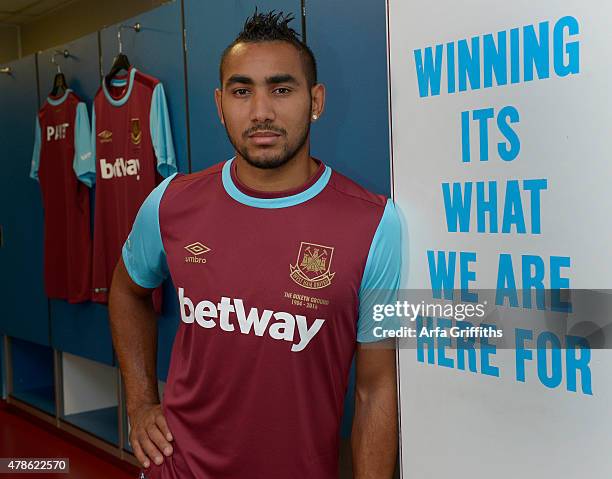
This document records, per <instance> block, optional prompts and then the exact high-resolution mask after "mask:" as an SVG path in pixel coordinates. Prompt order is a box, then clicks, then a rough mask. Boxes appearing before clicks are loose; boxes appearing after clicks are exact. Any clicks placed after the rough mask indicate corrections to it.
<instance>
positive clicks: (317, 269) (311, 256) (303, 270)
mask: <svg viewBox="0 0 612 479" xmlns="http://www.w3.org/2000/svg"><path fill="white" fill-rule="evenodd" d="M333 254H334V248H332V247H331V246H323V245H320V244H314V243H306V242H304V241H302V242H301V244H300V251H299V252H298V257H297V261H296V263H295V265H291V264H290V265H289V272H290V274H289V277H290V278H291V279H292V280H293V281H294V282H295V283H297V284H299V285H300V286H303V287H304V288H308V289H321V288H325V287H326V286H329V285H330V284H331V282H332V279H333V278H334V275H335V274H336V273H332V272H331V271H330V268H331V262H332V256H333Z"/></svg>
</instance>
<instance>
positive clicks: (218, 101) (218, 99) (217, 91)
mask: <svg viewBox="0 0 612 479" xmlns="http://www.w3.org/2000/svg"><path fill="white" fill-rule="evenodd" d="M222 95H223V92H222V91H221V89H220V88H215V104H216V105H217V115H219V119H220V120H221V124H222V125H223V126H225V119H224V118H223V108H221V96H222Z"/></svg>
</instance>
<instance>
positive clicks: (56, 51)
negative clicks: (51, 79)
mask: <svg viewBox="0 0 612 479" xmlns="http://www.w3.org/2000/svg"><path fill="white" fill-rule="evenodd" d="M58 55H62V56H63V57H64V58H68V57H69V56H70V52H69V51H68V50H66V49H64V51H60V50H55V51H54V52H53V55H51V63H53V64H54V65H55V66H56V67H57V73H62V69H61V68H60V65H59V63H57V62H56V61H55V57H56V56H58Z"/></svg>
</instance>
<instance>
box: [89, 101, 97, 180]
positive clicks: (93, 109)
mask: <svg viewBox="0 0 612 479" xmlns="http://www.w3.org/2000/svg"><path fill="white" fill-rule="evenodd" d="M89 145H90V146H89V147H90V148H91V161H92V162H93V168H92V171H93V182H94V183H95V182H96V164H97V163H96V105H95V103H94V104H93V105H91V141H90V143H89Z"/></svg>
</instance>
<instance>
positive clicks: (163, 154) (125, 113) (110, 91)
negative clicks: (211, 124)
mask: <svg viewBox="0 0 612 479" xmlns="http://www.w3.org/2000/svg"><path fill="white" fill-rule="evenodd" d="M92 117H93V119H92V125H93V126H92V135H93V138H92V144H93V145H94V154H95V157H96V209H95V219H94V221H95V223H94V246H93V249H94V258H93V294H92V298H93V300H94V301H97V302H101V303H104V302H106V301H107V300H108V289H109V287H110V282H111V279H112V275H113V271H114V269H115V265H116V264H117V260H118V259H119V257H120V255H121V247H122V245H123V243H124V242H125V239H126V238H127V235H128V233H129V232H130V228H131V227H132V223H133V222H134V218H135V217H136V213H137V212H138V208H140V205H141V204H142V202H143V201H144V199H145V198H146V197H147V195H148V194H149V193H150V192H151V190H153V188H155V186H156V185H157V184H158V183H159V182H160V181H161V179H162V178H163V177H166V176H169V175H171V174H172V173H174V172H176V158H175V154H174V146H173V142H172V133H171V129H170V119H169V114H168V109H167V104H166V96H165V93H164V88H163V85H162V84H161V83H160V82H159V80H157V79H156V78H153V77H152V76H149V75H145V74H143V73H141V72H139V71H137V70H136V68H133V67H132V68H130V69H129V71H128V72H127V74H126V75H124V76H118V77H116V78H115V79H114V80H113V81H112V82H111V85H110V87H107V85H106V83H105V82H103V83H102V86H101V87H100V89H99V90H98V93H97V94H96V97H95V100H94V108H93V113H92Z"/></svg>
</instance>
